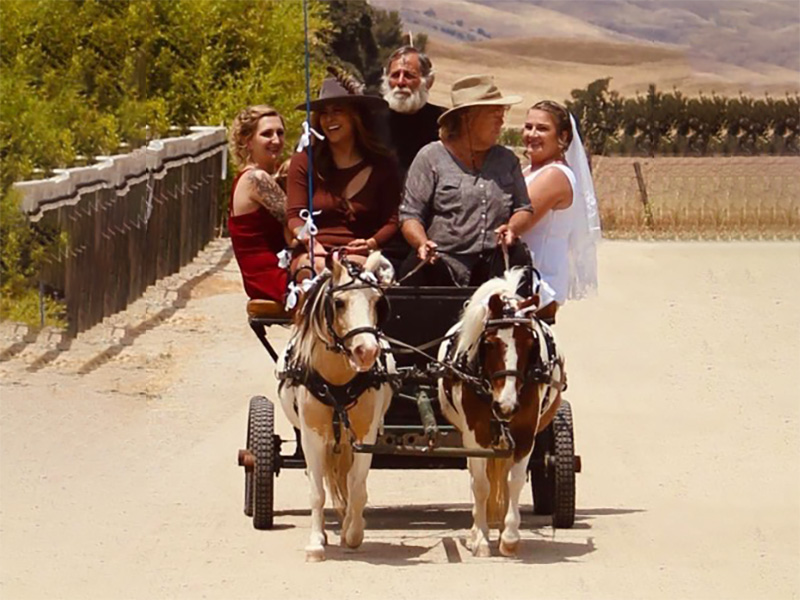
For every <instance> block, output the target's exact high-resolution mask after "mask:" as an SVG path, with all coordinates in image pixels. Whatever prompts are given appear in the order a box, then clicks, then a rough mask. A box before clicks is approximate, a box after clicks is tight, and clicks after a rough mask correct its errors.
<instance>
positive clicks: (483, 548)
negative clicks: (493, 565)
mask: <svg viewBox="0 0 800 600" xmlns="http://www.w3.org/2000/svg"><path fill="white" fill-rule="evenodd" d="M473 555H474V556H475V557H477V558H489V557H490V556H491V555H492V549H491V548H489V544H486V543H484V544H478V545H477V546H476V547H475V550H473Z"/></svg>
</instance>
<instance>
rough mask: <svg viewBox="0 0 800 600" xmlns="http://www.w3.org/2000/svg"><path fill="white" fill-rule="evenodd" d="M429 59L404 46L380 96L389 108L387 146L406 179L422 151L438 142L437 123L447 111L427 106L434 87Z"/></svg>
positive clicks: (397, 52)
mask: <svg viewBox="0 0 800 600" xmlns="http://www.w3.org/2000/svg"><path fill="white" fill-rule="evenodd" d="M433 79H434V75H433V65H432V64H431V61H430V59H429V58H428V57H427V56H425V54H424V53H422V52H420V51H419V50H417V49H416V48H414V47H413V46H402V47H400V48H398V49H397V50H395V51H394V52H392V54H391V55H390V56H389V58H388V60H387V61H386V66H385V67H384V69H383V79H382V81H381V94H382V95H383V99H384V100H386V102H387V103H388V104H389V115H388V137H389V139H388V142H389V146H390V147H391V148H393V149H394V151H395V152H396V154H397V160H398V162H399V166H400V175H401V177H403V178H404V177H405V174H406V172H407V171H408V168H409V166H411V162H412V161H413V160H414V157H415V156H416V155H417V152H419V150H420V148H422V147H423V146H425V145H426V144H429V143H431V142H435V141H436V140H438V139H439V125H438V124H437V122H436V120H437V119H438V118H439V116H440V115H441V114H442V113H443V112H444V111H445V109H444V107H441V106H436V105H434V104H429V103H428V93H429V91H430V89H431V86H432V85H433Z"/></svg>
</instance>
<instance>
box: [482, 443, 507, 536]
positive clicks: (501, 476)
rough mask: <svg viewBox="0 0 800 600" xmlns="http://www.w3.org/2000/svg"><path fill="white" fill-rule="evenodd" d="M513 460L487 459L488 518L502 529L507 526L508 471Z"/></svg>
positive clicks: (493, 524) (488, 520)
mask: <svg viewBox="0 0 800 600" xmlns="http://www.w3.org/2000/svg"><path fill="white" fill-rule="evenodd" d="M511 465H512V461H511V460H509V459H507V458H489V459H487V461H486V476H487V477H488V478H489V498H488V499H487V502H486V520H487V522H488V523H489V526H490V527H492V526H494V527H497V528H498V529H500V531H502V530H503V527H504V526H505V518H506V513H507V512H508V472H509V471H510V470H511Z"/></svg>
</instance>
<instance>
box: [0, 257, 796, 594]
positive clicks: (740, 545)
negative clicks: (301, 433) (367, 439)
mask: <svg viewBox="0 0 800 600" xmlns="http://www.w3.org/2000/svg"><path fill="white" fill-rule="evenodd" d="M600 261H601V262H600V264H601V277H602V289H601V295H600V296H599V297H598V298H595V299H592V300H589V301H583V302H579V303H573V304H571V305H568V306H567V307H566V308H565V310H564V311H563V313H562V314H561V318H560V323H559V325H558V327H557V333H558V334H559V336H560V342H561V344H562V345H563V347H564V351H565V353H566V356H567V360H568V369H569V375H570V388H569V393H568V397H569V398H570V400H571V402H572V404H573V411H574V414H575V428H576V444H577V451H578V452H579V453H580V454H581V455H582V456H583V473H582V474H580V475H579V476H578V500H577V503H578V516H577V522H576V525H575V527H574V528H573V529H571V530H558V531H555V532H554V531H553V530H552V529H551V528H550V526H549V522H548V519H546V518H542V517H535V516H533V515H531V514H530V511H529V510H528V512H527V513H526V514H525V516H524V519H523V528H524V531H523V540H524V541H523V545H522V547H521V551H520V555H519V557H518V558H517V559H513V560H509V559H504V558H501V557H499V556H497V557H493V558H490V559H482V560H479V559H475V558H473V557H472V556H471V555H470V554H469V553H468V552H467V551H466V549H465V547H464V545H463V541H462V540H463V538H464V536H465V533H466V530H467V528H468V527H469V525H470V514H469V511H470V506H471V505H470V494H469V486H468V477H467V473H466V472H464V471H443V472H434V471H402V472H392V471H373V472H372V473H371V474H370V479H369V490H370V508H369V509H368V513H367V534H366V540H365V543H364V544H363V546H362V547H361V548H360V549H358V550H356V551H350V550H344V549H340V548H339V547H337V546H334V547H332V548H331V549H330V551H329V554H328V556H329V559H328V560H327V561H326V562H325V563H322V564H316V565H307V564H305V563H304V553H303V546H304V545H305V543H306V540H307V536H308V526H309V513H308V509H307V506H308V503H307V502H308V500H307V496H308V492H307V485H306V481H305V478H304V475H303V473H302V472H299V471H284V472H282V473H281V475H280V477H279V479H278V480H277V485H276V510H277V515H276V524H277V526H276V528H275V529H274V530H272V531H266V532H259V531H256V530H254V529H253V528H252V526H251V524H250V521H249V520H247V519H246V518H245V517H244V516H243V515H242V512H241V503H242V489H243V476H242V473H241V471H240V469H239V467H237V466H236V452H237V450H238V448H240V447H241V446H242V445H243V443H244V433H245V425H246V417H247V415H246V413H247V404H248V400H249V398H250V396H252V395H254V394H265V395H267V396H271V397H274V389H275V382H274V379H273V376H272V371H273V367H272V364H271V363H270V361H269V359H268V357H267V355H266V353H265V352H264V351H263V350H262V349H261V348H260V345H259V343H258V341H257V340H256V339H255V337H254V336H253V335H252V333H251V332H250V331H249V329H248V328H247V325H246V323H245V319H244V300H245V299H244V296H243V295H242V292H241V290H240V284H239V280H238V272H237V271H236V267H235V263H229V264H227V265H226V266H225V267H224V268H221V269H219V270H218V271H217V272H215V273H214V274H212V275H211V276H209V277H208V278H206V279H205V280H203V281H201V282H200V283H199V284H198V285H196V286H195V287H194V289H193V290H192V295H191V298H190V299H189V300H188V302H187V303H186V305H185V306H184V307H182V308H178V309H177V310H175V311H172V313H170V314H167V315H165V316H166V318H164V319H163V320H161V321H159V322H153V323H151V324H150V325H149V326H148V327H147V328H142V329H141V330H140V331H139V332H138V334H137V335H136V336H135V339H129V340H127V342H132V343H130V345H125V346H119V347H115V348H113V349H112V350H113V351H109V352H106V353H105V354H101V355H100V358H99V359H98V358H97V356H95V358H94V359H92V357H91V353H89V354H87V353H86V352H87V351H86V350H85V348H84V347H83V346H81V345H80V344H76V345H74V346H73V348H71V349H70V350H68V351H66V352H63V353H60V354H59V355H58V357H57V358H55V359H50V360H48V361H46V362H45V363H42V361H39V362H38V363H36V364H35V368H34V369H33V370H32V371H28V370H26V368H30V367H31V364H32V361H33V360H35V357H32V356H31V355H30V353H28V352H27V351H24V352H21V353H17V354H15V355H14V356H13V357H11V358H10V360H6V361H5V362H2V363H0V377H2V387H0V596H1V597H2V598H3V599H9V600H15V599H27V598H35V599H38V598H66V599H73V598H74V599H94V598H97V599H112V600H114V599H122V598H126V599H127V598H132V599H152V598H187V599H194V598H237V599H243V598H292V599H297V598H309V599H315V600H317V599H320V598H376V599H389V598H408V599H415V600H416V599H418V598H484V599H488V598H504V599H512V598H668V599H675V598H797V597H799V596H800V574H799V573H800V570H798V568H797V566H798V564H800V426H799V425H800V407H799V405H800V311H799V310H798V307H799V306H800V245H798V244H797V243H736V244H723V243H719V244H713V243H686V244H683V243H664V244H651V243H615V242H605V243H604V244H603V245H602V246H601V250H600ZM170 315H171V316H170ZM82 348H84V349H83V350H82ZM87 357H88V358H89V360H88V361H87ZM87 365H88V366H87ZM79 369H82V370H83V371H84V372H85V374H82V375H80V374H77V373H76V371H77V370H79ZM280 418H281V421H280V423H279V430H280V431H281V432H282V433H284V434H287V435H288V433H289V432H288V431H287V427H286V424H285V421H284V420H283V419H282V415H280ZM524 494H525V496H524V498H525V500H526V502H530V496H529V490H528V489H526V490H525V492H524ZM333 521H334V519H333V515H332V514H331V518H330V519H329V527H335V525H334V522H333Z"/></svg>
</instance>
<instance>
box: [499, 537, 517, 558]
mask: <svg viewBox="0 0 800 600" xmlns="http://www.w3.org/2000/svg"><path fill="white" fill-rule="evenodd" d="M518 548H519V540H517V541H516V542H510V543H506V542H505V541H503V540H500V554H502V555H503V556H508V557H512V556H516V555H517V549H518Z"/></svg>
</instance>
